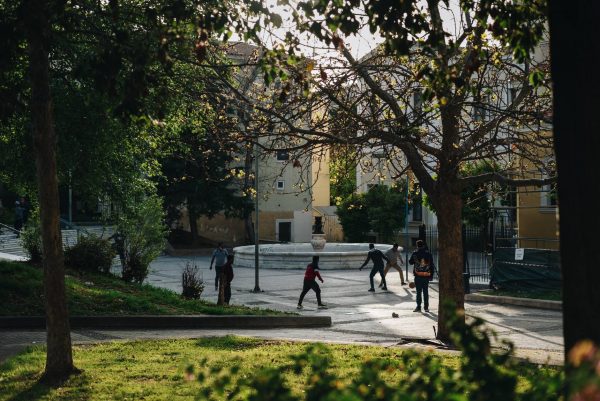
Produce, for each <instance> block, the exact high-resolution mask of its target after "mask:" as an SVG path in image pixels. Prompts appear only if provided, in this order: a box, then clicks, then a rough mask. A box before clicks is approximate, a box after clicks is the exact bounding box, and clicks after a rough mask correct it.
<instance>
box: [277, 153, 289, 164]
mask: <svg viewBox="0 0 600 401" xmlns="http://www.w3.org/2000/svg"><path fill="white" fill-rule="evenodd" d="M286 160H290V152H288V151H287V150H278V151H277V161H280V162H283V161H286Z"/></svg>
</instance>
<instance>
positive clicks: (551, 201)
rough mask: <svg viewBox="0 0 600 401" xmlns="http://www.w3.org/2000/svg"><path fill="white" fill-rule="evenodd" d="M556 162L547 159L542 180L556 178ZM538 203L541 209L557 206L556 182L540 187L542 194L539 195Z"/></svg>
mask: <svg viewBox="0 0 600 401" xmlns="http://www.w3.org/2000/svg"><path fill="white" fill-rule="evenodd" d="M555 163H556V162H555V161H554V160H551V159H548V161H547V170H546V171H547V172H546V173H544V174H543V175H542V177H543V178H549V177H556V164H555ZM540 198H541V199H540V201H541V205H540V206H542V207H548V208H553V207H556V206H557V204H558V203H557V187H556V181H555V182H553V183H552V184H548V185H544V186H542V192H541V193H540Z"/></svg>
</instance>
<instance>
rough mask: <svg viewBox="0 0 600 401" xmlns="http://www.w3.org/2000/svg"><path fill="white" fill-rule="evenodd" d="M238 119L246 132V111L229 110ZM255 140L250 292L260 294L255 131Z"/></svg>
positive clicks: (240, 126) (256, 136)
mask: <svg viewBox="0 0 600 401" xmlns="http://www.w3.org/2000/svg"><path fill="white" fill-rule="evenodd" d="M236 115H237V117H238V121H239V126H238V128H239V129H240V131H242V132H246V127H247V126H248V114H247V113H246V110H244V109H243V108H238V109H237V110H236V109H231V116H232V117H234V116H236ZM255 140H256V144H255V145H254V146H255V148H254V162H255V165H254V166H255V167H254V190H255V196H256V199H255V201H254V202H255V203H254V290H252V292H260V286H259V284H258V279H259V274H258V263H259V252H258V251H259V246H258V242H259V241H258V234H259V230H258V213H259V210H258V206H259V204H258V201H259V199H258V156H259V154H260V152H259V151H260V149H259V146H258V131H256V135H255Z"/></svg>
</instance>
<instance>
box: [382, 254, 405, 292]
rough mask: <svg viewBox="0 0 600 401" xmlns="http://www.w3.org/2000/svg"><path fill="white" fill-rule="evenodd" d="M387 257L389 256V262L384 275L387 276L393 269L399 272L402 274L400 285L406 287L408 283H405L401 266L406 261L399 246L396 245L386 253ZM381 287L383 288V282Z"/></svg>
mask: <svg viewBox="0 0 600 401" xmlns="http://www.w3.org/2000/svg"><path fill="white" fill-rule="evenodd" d="M385 256H387V258H388V262H387V264H386V265H385V270H384V271H383V275H384V276H387V274H388V272H389V271H390V269H391V268H392V267H393V268H394V269H396V270H398V273H400V284H401V285H406V282H405V281H404V274H403V273H402V266H400V265H403V264H404V259H402V254H401V253H400V250H399V249H398V244H394V246H392V248H391V249H389V250H388V251H387V252H386V253H385ZM398 260H400V265H398ZM379 287H380V288H381V287H383V281H382V282H381V283H380V284H379Z"/></svg>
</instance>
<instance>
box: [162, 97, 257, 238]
mask: <svg viewBox="0 0 600 401" xmlns="http://www.w3.org/2000/svg"><path fill="white" fill-rule="evenodd" d="M184 110H185V109H184ZM221 114H223V113H221ZM223 120H224V119H223V116H222V115H221V116H219V113H218V110H216V109H215V105H213V106H212V107H211V105H210V104H208V102H207V103H206V104H205V105H204V106H203V107H202V109H201V111H199V110H198V109H195V110H187V111H180V112H176V113H173V115H172V116H170V117H169V119H168V120H167V121H166V123H167V124H168V125H171V127H170V130H169V131H170V132H169V139H168V140H167V143H166V144H165V146H164V148H165V149H164V153H165V154H166V156H165V157H164V158H163V159H161V160H160V163H161V176H160V178H159V180H158V184H159V185H158V190H159V194H161V195H162V196H163V197H164V199H165V204H166V205H167V207H168V211H169V220H171V221H177V220H178V219H179V218H180V210H181V206H182V205H185V206H186V207H187V210H188V212H189V217H190V225H191V224H195V218H197V217H198V216H201V215H206V216H209V217H212V216H214V215H215V214H217V213H219V212H224V213H225V214H226V215H228V216H238V217H242V216H244V215H245V213H248V212H249V210H251V207H252V206H251V205H252V202H249V199H248V198H247V197H246V196H243V195H242V196H240V195H239V192H238V191H237V188H236V184H237V183H238V178H239V177H238V175H239V174H238V173H239V172H240V171H241V169H235V168H233V169H232V163H233V162H234V161H235V159H234V158H235V155H236V154H239V153H241V148H240V144H239V139H238V138H235V137H234V136H233V135H230V134H229V132H231V131H232V129H231V127H228V126H227V122H226V121H223ZM173 121H175V123H174V122H173ZM207 195H208V196H207ZM248 207H250V209H248ZM193 232H195V230H194V231H193Z"/></svg>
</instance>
